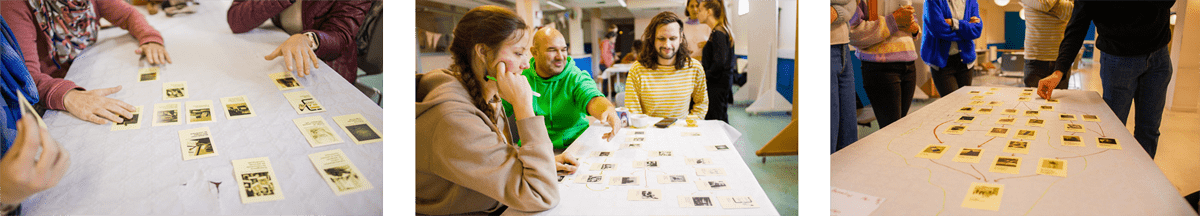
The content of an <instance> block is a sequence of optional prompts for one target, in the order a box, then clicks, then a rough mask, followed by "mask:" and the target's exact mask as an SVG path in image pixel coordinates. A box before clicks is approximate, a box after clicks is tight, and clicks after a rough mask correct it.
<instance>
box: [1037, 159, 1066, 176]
mask: <svg viewBox="0 0 1200 216" xmlns="http://www.w3.org/2000/svg"><path fill="white" fill-rule="evenodd" d="M1037 174H1042V175H1052V176H1058V177H1067V161H1065V160H1059V159H1051V158H1042V159H1038V169H1037Z"/></svg>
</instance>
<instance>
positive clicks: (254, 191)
mask: <svg viewBox="0 0 1200 216" xmlns="http://www.w3.org/2000/svg"><path fill="white" fill-rule="evenodd" d="M233 177H234V179H237V182H238V184H237V187H238V194H239V195H240V196H241V197H242V204H247V203H256V202H266V201H274V200H281V199H283V191H282V190H280V189H282V187H280V186H279V182H278V180H277V179H278V178H275V169H274V168H271V160H270V159H267V157H259V158H247V159H241V160H233Z"/></svg>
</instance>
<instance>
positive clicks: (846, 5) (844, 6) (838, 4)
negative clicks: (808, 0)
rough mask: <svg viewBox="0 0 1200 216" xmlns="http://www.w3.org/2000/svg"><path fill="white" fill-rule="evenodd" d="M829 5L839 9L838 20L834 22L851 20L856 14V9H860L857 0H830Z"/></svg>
mask: <svg viewBox="0 0 1200 216" xmlns="http://www.w3.org/2000/svg"><path fill="white" fill-rule="evenodd" d="M829 6H832V7H833V10H834V11H837V20H834V21H833V23H842V22H846V21H848V20H850V17H851V16H854V11H855V10H858V4H857V2H855V0H829Z"/></svg>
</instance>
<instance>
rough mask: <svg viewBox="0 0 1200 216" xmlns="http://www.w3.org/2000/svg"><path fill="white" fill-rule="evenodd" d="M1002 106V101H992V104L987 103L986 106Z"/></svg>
mask: <svg viewBox="0 0 1200 216" xmlns="http://www.w3.org/2000/svg"><path fill="white" fill-rule="evenodd" d="M1002 105H1004V102H1003V101H992V102H988V106H1002Z"/></svg>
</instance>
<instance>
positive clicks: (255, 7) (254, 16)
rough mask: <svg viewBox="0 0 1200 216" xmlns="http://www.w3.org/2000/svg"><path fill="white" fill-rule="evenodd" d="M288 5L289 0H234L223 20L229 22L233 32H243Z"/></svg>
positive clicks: (256, 25)
mask: <svg viewBox="0 0 1200 216" xmlns="http://www.w3.org/2000/svg"><path fill="white" fill-rule="evenodd" d="M288 6H292V2H291V1H246V0H236V1H233V5H230V6H229V11H228V12H226V13H225V21H226V22H229V30H233V33H234V34H238V33H245V32H248V31H250V30H251V29H254V28H255V27H258V26H259V25H262V24H263V22H266V21H267V19H270V18H271V17H275V15H279V13H280V12H283V9H287V7H288Z"/></svg>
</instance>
